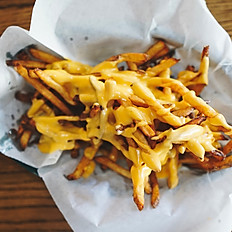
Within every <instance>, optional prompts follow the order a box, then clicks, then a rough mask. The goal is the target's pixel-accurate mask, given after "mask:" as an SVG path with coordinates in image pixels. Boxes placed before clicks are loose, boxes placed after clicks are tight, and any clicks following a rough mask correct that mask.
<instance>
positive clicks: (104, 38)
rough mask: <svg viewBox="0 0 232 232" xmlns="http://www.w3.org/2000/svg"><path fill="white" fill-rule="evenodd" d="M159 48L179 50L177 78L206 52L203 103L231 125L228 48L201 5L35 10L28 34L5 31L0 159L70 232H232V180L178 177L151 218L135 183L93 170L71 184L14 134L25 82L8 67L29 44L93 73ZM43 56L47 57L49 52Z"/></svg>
mask: <svg viewBox="0 0 232 232" xmlns="http://www.w3.org/2000/svg"><path fill="white" fill-rule="evenodd" d="M154 38H162V39H165V40H166V41H167V42H168V43H169V44H171V45H172V46H175V47H176V48H177V49H176V54H175V57H177V58H181V62H180V64H178V65H176V67H174V69H173V74H175V73H177V72H178V71H180V70H181V69H184V68H185V67H186V65H187V64H191V65H195V66H196V67H198V66H199V61H200V52H201V50H202V48H203V46H206V45H210V59H211V64H210V72H209V83H210V84H209V86H208V87H207V88H206V89H205V90H204V92H203V94H202V97H203V98H204V99H206V100H210V104H211V105H212V106H213V107H215V108H216V109H217V110H218V111H220V112H222V113H223V114H224V115H225V116H226V118H227V120H228V121H229V122H232V117H231V115H232V101H231V100H232V93H231V87H232V74H231V69H232V50H231V48H232V46H231V40H230V38H229V36H228V35H227V33H226V32H225V31H224V30H223V29H222V28H221V27H220V25H219V24H218V23H217V22H216V20H215V19H214V18H213V16H212V15H211V14H210V12H209V10H208V9H207V7H206V4H205V2H204V1H202V0H188V1H187V0H176V1H171V0H137V1H135V0H124V1H122V0H120V1H119V0H111V1H107V0H86V1H81V0H75V1H74V0H66V1H59V0H37V1H36V4H35V7H34V10H33V14H32V21H31V28H30V31H29V32H27V31H25V30H23V29H21V28H18V27H11V28H8V29H7V30H6V31H5V33H4V34H3V36H2V37H1V39H0V75H1V78H0V100H1V101H0V104H1V110H0V151H1V152H3V153H4V154H5V155H7V156H10V157H12V158H14V159H17V160H20V161H22V162H24V163H26V164H29V165H31V166H33V167H37V168H39V169H38V171H39V174H40V176H41V177H42V178H43V180H44V182H45V184H46V186H47V188H48V190H49V191H50V193H51V195H52V197H53V199H54V200H55V202H56V204H57V206H58V207H59V209H60V210H61V212H62V213H63V215H64V217H65V218H66V220H67V221H68V223H69V224H70V226H71V227H72V229H73V230H74V231H77V232H79V231H87V232H90V231H110V232H114V231H115V232H116V231H128V232H130V231H134V232H135V231H162V232H168V231H174V232H175V231H178V232H185V231H189V232H193V231H194V232H203V231H213V232H214V231H215V232H216V231H217V232H218V231H223V232H227V231H228V232H230V231H231V229H232V220H231V219H232V202H231V196H232V195H231V193H232V185H231V178H232V171H231V169H227V170H222V171H219V172H216V173H211V174H201V175H199V174H197V173H194V172H193V171H191V170H188V169H185V168H182V169H181V170H180V173H179V177H180V183H179V185H178V187H177V188H175V189H173V190H169V189H168V188H167V187H166V183H165V182H162V181H161V182H160V185H161V189H160V194H161V199H160V204H159V206H158V208H157V209H152V208H151V207H150V203H149V196H146V199H145V200H146V204H145V209H144V210H143V211H142V212H139V211H138V210H137V208H136V206H135V204H134V203H133V199H132V185H131V183H130V181H128V180H125V179H124V178H123V177H120V176H118V175H116V174H115V173H113V172H111V171H107V172H102V171H101V170H100V169H99V168H97V169H96V171H95V173H94V175H92V176H91V177H90V178H88V179H81V180H78V181H71V182H70V181H67V180H66V179H65V178H64V175H65V174H69V173H70V172H71V171H72V170H73V169H74V168H75V166H76V164H77V163H78V160H75V159H71V158H70V156H69V155H67V154H64V155H62V156H60V155H61V153H60V152H56V153H54V154H52V155H47V154H41V153H40V152H38V150H37V149H36V147H30V148H29V149H27V150H26V151H25V152H20V151H18V150H17V148H15V147H14V145H13V144H12V141H11V139H10V138H9V136H8V131H9V129H10V128H12V127H16V124H17V119H18V118H19V117H20V115H21V114H22V113H23V112H24V110H25V107H28V106H23V105H21V104H20V103H18V102H17V101H15V100H14V93H15V91H16V90H17V89H21V88H27V86H26V85H25V83H24V82H23V81H22V78H21V77H19V76H18V75H17V74H15V72H14V71H13V70H12V69H11V68H9V67H6V65H5V60H6V56H7V55H8V56H9V53H10V54H12V55H13V54H15V53H16V52H17V51H18V50H20V49H22V48H23V47H25V46H27V45H29V44H36V45H38V46H39V47H40V48H41V49H44V50H48V49H52V50H54V51H55V52H57V53H58V54H60V55H62V56H64V57H68V58H71V59H75V60H78V61H82V62H85V63H88V64H96V63H98V62H100V61H103V60H104V59H106V58H108V57H110V56H112V55H115V54H118V53H122V52H143V51H144V50H146V49H147V48H148V47H149V46H150V45H151V44H152V43H153V39H154ZM45 46H46V47H45Z"/></svg>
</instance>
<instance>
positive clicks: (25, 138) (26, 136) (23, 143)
mask: <svg viewBox="0 0 232 232" xmlns="http://www.w3.org/2000/svg"><path fill="white" fill-rule="evenodd" d="M31 135H32V132H31V131H30V130H24V131H23V132H22V135H21V137H20V147H21V149H22V150H25V149H26V147H27V145H28V143H29V140H30V138H31Z"/></svg>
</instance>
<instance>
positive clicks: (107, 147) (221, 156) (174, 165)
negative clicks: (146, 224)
mask: <svg viewBox="0 0 232 232" xmlns="http://www.w3.org/2000/svg"><path fill="white" fill-rule="evenodd" d="M27 51H28V52H29V54H28V53H27V55H26V56H25V54H24V53H23V52H22V51H21V53H20V54H21V55H20V54H18V56H17V57H16V59H15V60H8V61H6V63H7V65H9V66H13V67H14V69H15V70H16V71H17V72H18V73H19V74H20V75H21V76H22V77H23V78H24V79H25V80H26V81H27V82H28V83H29V84H31V85H32V86H33V87H34V88H35V94H34V95H33V96H32V95H28V98H30V99H29V100H27V99H26V98H27V95H23V94H19V93H17V96H18V97H17V98H18V99H19V100H21V101H23V102H27V103H28V102H29V103H31V107H30V108H29V110H28V111H27V112H26V116H25V117H24V118H22V120H21V122H20V124H19V127H18V131H17V136H16V138H17V139H18V140H19V143H20V146H21V148H22V149H26V147H27V146H28V144H29V143H30V139H31V137H32V136H33V134H34V133H37V134H39V138H40V139H39V142H38V147H39V149H40V150H41V151H42V152H47V153H49V152H53V151H55V150H57V149H60V150H70V153H71V156H72V157H77V156H79V155H80V154H79V150H80V149H84V154H83V156H82V157H81V158H80V161H79V163H78V165H77V166H76V168H75V170H74V171H72V172H71V174H69V175H67V176H66V177H67V179H68V180H76V179H79V178H81V177H84V178H86V177H88V176H89V175H91V174H92V173H93V172H94V169H95V165H96V164H100V165H101V167H102V168H103V169H104V170H106V169H110V170H112V171H114V172H116V173H118V174H120V175H121V176H123V177H126V178H128V179H131V181H132V183H133V199H134V202H135V204H136V205H137V207H138V209H139V210H142V209H143V208H144V193H146V194H151V206H152V207H154V208H155V207H157V205H158V203H159V199H160V193H159V183H158V182H159V178H166V179H167V185H168V187H169V188H175V187H176V186H177V185H178V169H179V167H180V166H181V165H186V166H188V167H191V168H196V169H201V170H203V171H215V170H220V169H223V168H228V167H231V166H232V158H231V157H232V156H230V152H231V150H232V142H231V140H230V138H231V135H232V127H231V126H230V125H229V124H228V123H227V122H226V120H225V118H224V117H223V115H222V114H220V113H218V112H217V111H216V110H214V109H213V108H212V107H211V106H210V105H208V104H207V103H206V102H205V101H204V100H203V99H201V98H200V97H199V94H200V93H201V91H202V89H203V88H204V87H205V86H206V85H207V84H208V68H209V47H208V46H206V47H205V48H204V49H203V51H202V55H201V58H200V64H199V68H198V70H197V69H196V68H195V67H193V66H190V65H189V66H188V67H187V68H186V70H183V71H180V72H179V74H178V76H177V79H174V78H172V77H171V67H172V66H173V65H175V64H176V63H177V62H181V61H180V60H178V59H176V58H174V57H171V56H170V55H171V53H172V52H171V50H170V49H169V47H168V46H167V44H166V43H165V42H164V41H158V42H157V43H155V44H154V45H153V46H151V47H150V48H149V49H148V50H147V51H146V52H145V53H125V54H119V55H115V56H112V57H110V58H109V59H107V60H105V61H103V62H102V63H100V64H98V65H96V66H95V67H91V66H89V65H85V64H81V63H78V62H74V61H71V60H63V59H61V58H60V57H55V56H53V55H50V54H47V53H46V52H43V51H40V50H38V49H36V48H35V47H29V49H27ZM122 62H125V63H126V64H127V66H128V68H127V69H126V68H124V69H121V68H118V65H119V64H120V63H122ZM29 96H30V97H29ZM228 138H229V141H228V142H227V144H226V145H225V146H224V147H223V146H222V144H221V143H220V141H221V140H227V139H228ZM83 144H85V145H84V146H83ZM120 159H125V161H126V162H125V163H127V164H128V165H125V166H121V165H120V164H119V163H120V162H118V160H119V161H120ZM107 171H108V170H107Z"/></svg>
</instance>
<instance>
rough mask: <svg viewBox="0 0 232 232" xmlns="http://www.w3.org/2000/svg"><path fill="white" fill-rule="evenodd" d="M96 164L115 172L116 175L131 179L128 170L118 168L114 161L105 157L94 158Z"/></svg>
mask: <svg viewBox="0 0 232 232" xmlns="http://www.w3.org/2000/svg"><path fill="white" fill-rule="evenodd" d="M94 160H95V161H96V162H98V163H100V164H103V165H105V166H106V167H108V168H110V169H112V170H113V171H115V172H117V173H118V174H120V175H122V176H124V177H126V178H129V179H131V174H130V172H129V171H128V170H126V169H125V168H123V167H121V166H119V165H118V164H116V163H115V162H114V161H112V160H110V159H109V158H107V157H104V156H96V157H95V159H94Z"/></svg>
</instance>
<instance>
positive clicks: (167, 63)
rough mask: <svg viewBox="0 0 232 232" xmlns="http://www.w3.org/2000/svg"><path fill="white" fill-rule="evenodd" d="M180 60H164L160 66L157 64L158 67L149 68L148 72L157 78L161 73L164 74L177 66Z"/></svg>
mask: <svg viewBox="0 0 232 232" xmlns="http://www.w3.org/2000/svg"><path fill="white" fill-rule="evenodd" d="M178 61H179V60H178V59H175V58H169V59H167V60H163V62H161V63H160V64H157V65H156V66H154V67H152V68H149V69H148V70H147V72H148V73H149V74H150V75H151V76H157V75H158V74H160V73H161V72H163V71H164V70H165V69H167V68H171V67H172V66H173V65H175V64H176V63H177V62H178Z"/></svg>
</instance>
